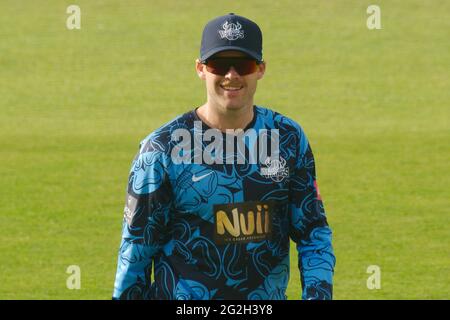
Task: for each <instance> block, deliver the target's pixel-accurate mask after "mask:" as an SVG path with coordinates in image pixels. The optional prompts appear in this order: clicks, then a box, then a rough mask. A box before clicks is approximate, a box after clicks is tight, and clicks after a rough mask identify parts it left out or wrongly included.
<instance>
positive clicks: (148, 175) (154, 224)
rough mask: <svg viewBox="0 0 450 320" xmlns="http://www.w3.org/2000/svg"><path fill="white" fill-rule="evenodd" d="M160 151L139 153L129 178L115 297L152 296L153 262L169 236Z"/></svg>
mask: <svg viewBox="0 0 450 320" xmlns="http://www.w3.org/2000/svg"><path fill="white" fill-rule="evenodd" d="M163 156H164V155H163V154H162V153H161V152H157V151H147V152H143V153H142V152H141V153H138V155H137V156H136V157H135V159H134V161H133V165H132V168H131V170H130V175H129V179H128V188H127V195H126V201H125V209H124V218H123V223H122V240H121V244H120V249H119V257H118V262H117V272H116V278H115V283H114V292H113V299H114V300H115V299H126V300H128V299H150V297H151V292H150V288H151V273H152V262H153V259H154V257H155V255H157V254H158V252H160V250H161V247H162V245H163V244H164V243H165V239H166V238H167V232H166V231H167V225H168V223H169V210H170V205H171V199H172V197H171V188H170V183H169V179H168V174H167V171H166V166H165V165H164V163H165V162H164V161H163Z"/></svg>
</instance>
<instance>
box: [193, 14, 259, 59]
mask: <svg viewBox="0 0 450 320" xmlns="http://www.w3.org/2000/svg"><path fill="white" fill-rule="evenodd" d="M225 50H238V51H241V52H244V53H246V54H248V55H249V56H251V57H252V58H255V59H256V60H258V61H262V60H263V59H262V33H261V29H260V28H259V27H258V25H257V24H256V23H254V22H253V21H251V20H249V19H247V18H245V17H242V16H238V15H235V14H234V13H230V14H227V15H225V16H220V17H217V18H215V19H213V20H211V21H210V22H208V23H207V24H206V26H205V28H204V29H203V35H202V44H201V48H200V60H201V61H202V62H204V61H206V60H207V59H208V58H210V57H211V56H212V55H214V54H216V53H218V52H220V51H225Z"/></svg>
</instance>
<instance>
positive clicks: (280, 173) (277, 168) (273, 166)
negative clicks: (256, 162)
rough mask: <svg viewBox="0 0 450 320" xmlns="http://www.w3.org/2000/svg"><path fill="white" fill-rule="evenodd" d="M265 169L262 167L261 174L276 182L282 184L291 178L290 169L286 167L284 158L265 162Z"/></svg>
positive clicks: (268, 159)
mask: <svg viewBox="0 0 450 320" xmlns="http://www.w3.org/2000/svg"><path fill="white" fill-rule="evenodd" d="M264 164H265V167H261V170H260V174H261V175H262V176H263V177H266V178H270V179H272V180H273V181H275V182H281V181H283V180H284V178H286V177H287V176H289V167H288V166H286V160H285V159H283V158H281V157H280V158H279V159H273V160H272V159H270V158H267V159H266V161H265V163H264Z"/></svg>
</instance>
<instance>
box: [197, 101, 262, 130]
mask: <svg viewBox="0 0 450 320" xmlns="http://www.w3.org/2000/svg"><path fill="white" fill-rule="evenodd" d="M197 115H198V117H199V118H200V119H201V120H202V121H203V122H205V123H206V124H207V125H208V126H210V127H211V128H215V129H219V130H221V131H223V132H225V130H226V129H244V128H245V127H246V126H247V125H248V124H249V123H250V122H251V121H252V119H253V104H251V105H249V106H245V107H242V108H239V109H224V110H221V109H220V108H216V107H214V106H213V105H212V104H210V103H209V102H207V103H205V104H204V105H202V106H201V107H199V108H198V109H197Z"/></svg>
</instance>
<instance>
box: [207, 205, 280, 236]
mask: <svg viewBox="0 0 450 320" xmlns="http://www.w3.org/2000/svg"><path fill="white" fill-rule="evenodd" d="M274 209H275V203H274V202H273V201H264V202H261V201H247V202H240V203H232V204H223V205H215V206H214V217H215V227H216V228H215V241H216V243H217V244H228V243H248V242H254V241H264V240H269V238H270V236H271V233H272V217H273V211H274Z"/></svg>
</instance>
